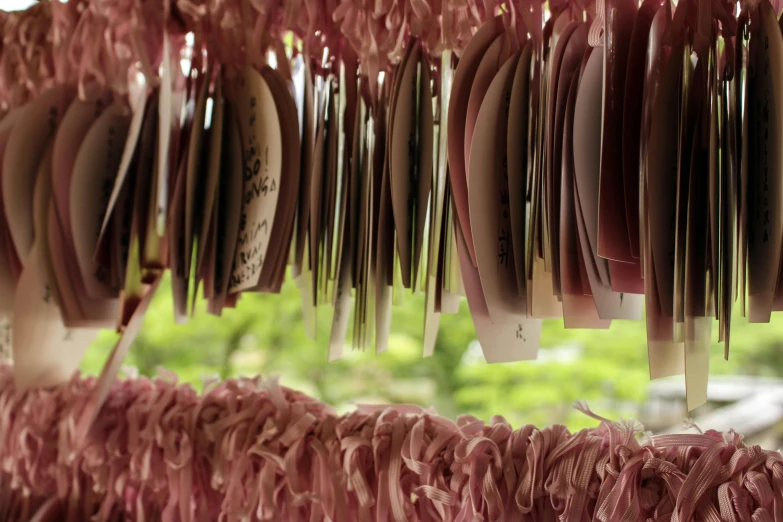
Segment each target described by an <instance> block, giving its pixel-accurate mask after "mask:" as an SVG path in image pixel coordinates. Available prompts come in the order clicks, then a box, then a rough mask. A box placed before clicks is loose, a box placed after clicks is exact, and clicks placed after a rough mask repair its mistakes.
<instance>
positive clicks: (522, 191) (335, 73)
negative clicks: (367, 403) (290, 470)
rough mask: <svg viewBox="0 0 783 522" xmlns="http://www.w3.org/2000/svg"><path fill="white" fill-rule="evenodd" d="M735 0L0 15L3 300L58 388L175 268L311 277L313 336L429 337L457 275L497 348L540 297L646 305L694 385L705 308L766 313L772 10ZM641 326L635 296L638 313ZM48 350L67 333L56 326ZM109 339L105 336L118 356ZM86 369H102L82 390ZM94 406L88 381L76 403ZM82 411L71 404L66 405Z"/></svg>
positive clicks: (194, 291) (231, 295) (781, 78)
mask: <svg viewBox="0 0 783 522" xmlns="http://www.w3.org/2000/svg"><path fill="white" fill-rule="evenodd" d="M779 10H780V9H779V7H778V6H777V5H775V6H773V5H771V4H770V3H769V2H768V1H767V0H762V1H761V2H756V3H753V4H752V5H751V4H748V5H744V7H743V9H741V10H739V9H738V6H737V5H736V4H735V3H734V2H733V1H731V0H729V1H726V2H724V1H723V0H680V1H679V2H678V3H677V5H676V7H675V5H673V3H672V2H670V1H669V0H645V1H644V2H642V3H641V4H640V5H639V4H638V2H635V1H634V0H606V1H602V2H597V3H596V4H593V2H591V1H587V2H577V1H576V0H573V1H568V0H560V1H557V2H552V1H549V2H547V3H545V4H544V3H541V2H540V1H539V0H491V1H487V2H474V1H468V2H456V1H444V2H440V3H435V4H432V5H430V4H429V3H427V2H423V3H422V2H413V1H411V2H408V1H402V2H396V3H388V2H387V3H384V2H380V3H378V2H375V3H355V2H353V1H351V0H345V1H343V2H340V3H334V2H333V3H329V2H326V1H321V0H315V1H312V2H305V3H301V2H293V1H288V0H281V1H274V0H268V1H258V2H249V3H248V2H244V1H240V0H235V1H223V0H221V1H217V0H214V1H212V0H209V1H207V0H203V1H193V0H187V1H186V0H180V1H174V0H172V1H171V2H131V1H127V2H125V1H123V2H112V3H107V2H105V1H103V0H71V1H69V2H68V3H62V2H60V1H52V2H46V3H40V4H37V5H35V6H33V7H31V8H30V9H28V10H27V11H20V12H11V13H2V12H0V24H2V27H3V34H4V41H3V44H2V48H0V64H1V65H2V66H1V67H0V103H1V104H2V105H1V107H2V111H3V112H2V118H0V158H1V160H2V161H1V162H0V205H1V206H2V212H0V313H2V314H3V315H5V316H7V317H8V318H9V320H10V323H11V326H12V329H13V350H12V351H13V358H14V362H15V377H16V383H17V385H18V386H20V387H28V386H32V385H46V384H56V383H60V382H63V381H64V380H66V379H67V378H68V377H69V376H70V375H71V374H72V373H73V371H74V370H75V369H76V368H77V367H78V365H79V362H80V360H81V357H82V355H83V353H84V350H85V349H86V347H87V345H88V343H89V341H90V340H91V339H92V337H93V335H94V333H95V331H96V330H97V329H100V328H116V329H117V330H118V332H120V334H121V335H122V336H124V337H123V338H121V339H119V340H118V347H117V349H116V350H115V352H114V355H113V358H112V362H111V363H110V364H109V366H108V367H107V371H106V372H105V374H104V381H103V384H104V385H107V384H108V383H109V382H110V381H111V379H112V377H113V373H112V371H110V370H111V368H114V367H116V366H117V364H119V360H121V358H122V354H124V353H125V350H127V345H128V344H129V341H130V340H131V339H132V336H133V334H134V333H135V331H136V330H137V329H138V326H139V324H140V319H141V317H142V316H143V314H144V310H145V309H146V306H147V304H148V303H149V300H150V299H151V298H152V295H153V293H154V292H155V289H156V288H157V287H158V282H159V281H160V278H161V277H162V275H163V273H164V271H166V270H170V272H171V278H172V288H173V313H174V317H175V318H176V319H177V321H180V322H183V321H186V320H188V318H189V317H190V316H192V314H193V313H194V310H195V303H196V300H197V299H198V298H199V296H201V297H203V299H205V300H206V301H207V310H208V312H209V313H212V314H217V315H220V314H221V313H222V311H223V310H224V309H225V308H231V307H234V306H236V305H237V302H238V301H239V300H240V298H241V296H242V295H243V294H244V293H246V292H265V293H277V292H279V291H280V289H281V286H282V284H283V281H284V279H285V278H286V277H291V278H293V279H294V280H295V281H296V284H297V286H298V287H299V288H300V290H301V293H302V306H303V316H304V317H305V319H306V321H305V322H306V324H307V325H308V329H309V330H310V333H311V334H312V335H315V331H314V324H315V323H314V317H315V316H316V309H319V310H322V309H323V308H325V307H326V309H327V310H329V312H328V313H329V314H330V316H331V317H332V326H331V331H330V332H329V333H328V335H329V339H330V342H329V354H328V357H329V359H335V358H338V357H340V355H341V353H342V350H343V347H344V345H345V343H346V339H347V338H348V334H349V329H350V332H351V335H350V338H351V339H352V341H351V342H352V345H353V347H354V348H367V347H373V346H374V347H375V349H376V350H378V351H382V350H385V349H386V348H387V346H388V337H389V332H390V330H391V328H392V327H393V325H391V309H392V306H393V304H394V303H395V302H399V300H400V298H401V297H402V295H403V294H404V293H418V294H423V295H424V296H425V301H424V302H425V310H424V321H423V322H424V342H423V352H424V353H425V354H431V353H432V351H433V348H434V344H435V339H436V333H437V329H438V323H439V318H440V314H442V313H454V312H456V311H457V310H458V308H459V304H460V301H461V298H462V297H466V298H467V302H468V306H469V308H470V313H471V316H472V318H473V322H474V324H475V327H476V332H477V336H478V339H479V341H480V344H481V346H482V349H483V351H484V354H485V357H486V359H487V360H488V361H490V362H502V361H514V360H521V359H534V358H535V357H536V354H537V350H538V343H539V338H540V333H541V321H542V320H543V319H547V318H555V319H562V321H563V323H564V325H565V327H566V328H608V327H609V325H610V324H611V321H612V320H625V319H634V320H642V317H643V309H644V312H645V313H644V319H645V322H646V331H647V338H648V346H649V352H650V353H649V360H650V373H651V375H652V376H653V377H662V376H666V375H673V374H680V373H684V374H685V380H686V383H687V391H688V405H689V407H691V408H693V407H696V406H698V405H699V404H701V403H703V402H704V401H705V398H706V385H707V376H708V373H709V368H708V361H709V350H710V346H711V341H712V339H711V333H712V326H713V321H714V320H717V324H718V339H717V340H718V341H719V342H721V343H723V345H724V347H725V354H726V356H727V357H728V354H729V345H730V336H731V318H732V314H733V313H734V312H738V313H741V314H743V315H747V317H748V318H749V320H750V321H751V322H768V321H769V319H770V314H771V312H773V311H780V310H783V284H781V281H783V271H781V260H782V259H783V248H781V247H782V243H783V214H782V213H781V210H780V209H781V208H783V207H782V206H781V205H783V148H781V147H779V146H778V144H779V143H780V140H781V139H783V99H781V96H783V94H781V93H783V36H781V29H780V27H779V25H778V22H777V14H778V12H779ZM643 324H644V323H641V322H640V327H641V326H642V325H643ZM63 346H67V349H63ZM118 359H119V360H118ZM101 393H103V392H101ZM94 404H95V406H96V407H97V406H99V405H100V400H97V398H96V401H95V402H94ZM85 429H86V427H85Z"/></svg>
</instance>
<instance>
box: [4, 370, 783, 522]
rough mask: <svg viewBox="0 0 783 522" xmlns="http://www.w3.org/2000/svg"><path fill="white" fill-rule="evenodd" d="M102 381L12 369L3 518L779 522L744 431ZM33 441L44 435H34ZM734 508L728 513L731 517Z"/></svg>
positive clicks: (262, 386) (780, 464)
mask: <svg viewBox="0 0 783 522" xmlns="http://www.w3.org/2000/svg"><path fill="white" fill-rule="evenodd" d="M93 386H95V381H94V380H92V379H90V380H82V379H80V378H78V377H76V378H74V379H72V380H71V381H70V382H68V383H66V384H63V385H60V386H57V387H52V388H47V389H37V390H32V391H30V392H28V393H19V392H18V391H17V390H16V389H15V388H14V385H13V375H12V369H11V368H10V367H9V366H0V415H2V418H3V419H6V421H5V422H4V424H3V429H2V430H1V431H0V452H1V454H2V456H3V457H2V462H3V465H2V467H0V487H1V488H2V491H3V494H2V495H0V519H2V520H7V521H20V520H24V521H26V520H32V519H33V518H32V517H35V518H34V520H36V521H42V522H43V521H71V520H73V521H77V520H78V521H82V520H89V519H94V520H134V521H143V520H162V521H163V522H175V521H183V522H184V521H201V520H204V521H207V520H210V521H211V520H224V519H225V520H248V521H261V520H277V521H281V522H289V521H290V522H299V521H302V520H311V521H319V522H320V521H327V520H339V521H341V522H354V521H355V522H369V521H374V522H404V521H410V522H419V521H421V522H425V521H426V522H446V521H455V520H492V521H496V522H504V521H508V522H511V521H520V520H521V521H525V522H550V521H553V520H600V521H606V522H610V521H611V522H614V521H620V520H682V521H685V520H688V521H690V520H707V519H710V518H713V519H715V520H754V521H766V522H771V521H773V520H780V518H781V516H783V512H781V509H782V508H781V503H782V502H783V482H781V476H783V475H781V474H783V457H781V455H780V453H779V452H777V451H766V450H762V449H761V448H759V447H758V446H746V445H745V444H743V442H742V437H741V436H740V435H738V434H736V433H733V432H728V433H725V434H721V433H719V432H715V431H708V432H706V433H698V434H695V433H694V434H683V435H659V436H649V435H647V436H645V437H644V438H643V439H642V440H641V442H639V439H638V438H637V437H638V435H640V433H641V432H642V430H643V427H642V426H641V425H640V424H638V423H636V422H634V421H625V422H620V423H618V422H614V421H610V420H607V419H602V418H601V417H598V416H596V415H595V414H593V413H591V412H590V410H589V409H587V407H586V405H578V408H579V409H581V410H582V411H583V412H585V413H586V414H588V415H590V416H592V417H593V418H595V419H596V423H597V424H598V423H599V421H600V424H599V425H598V426H597V427H595V428H591V429H584V430H582V431H579V432H577V433H570V432H569V431H568V430H567V429H566V428H565V427H564V426H552V427H549V428H540V429H539V428H536V427H535V426H532V425H527V426H522V427H520V428H517V429H513V428H512V427H511V426H510V425H509V424H508V423H507V422H506V421H505V420H504V419H503V418H502V417H495V418H494V420H493V421H492V423H491V424H485V423H484V422H482V421H480V420H478V419H476V418H474V417H469V416H463V417H460V418H459V419H457V420H456V421H452V420H449V419H446V418H443V417H440V416H438V415H437V414H436V413H435V412H433V411H430V410H422V409H420V408H417V407H413V406H359V407H358V408H357V410H356V411H354V412H352V413H349V414H346V415H344V416H337V415H336V414H335V413H334V412H333V411H332V409H331V408H330V407H329V406H327V405H325V404H323V403H320V402H318V401H316V400H314V399H311V398H310V397H307V396H305V395H303V394H301V393H298V392H295V391H293V390H289V389H286V388H282V387H280V386H279V385H278V384H277V382H276V381H267V382H261V381H259V380H257V379H256V380H240V381H233V380H230V381H226V382H222V383H216V382H215V383H210V384H209V385H208V386H207V389H206V391H205V393H204V395H203V396H199V395H197V394H196V393H195V392H194V391H193V389H192V388H191V387H190V386H187V385H178V384H177V383H176V377H174V376H172V375H161V376H159V377H158V378H155V379H147V378H144V377H141V378H135V379H129V380H123V381H115V383H114V384H113V385H112V387H111V389H110V391H109V396H108V399H107V401H106V403H105V405H104V407H103V408H102V410H101V412H100V415H99V417H98V419H97V420H96V423H95V425H94V427H93V430H92V431H91V433H90V436H89V437H88V438H87V439H86V440H85V441H84V443H82V442H80V441H79V440H78V439H77V438H76V437H75V435H74V432H73V426H74V424H75V423H76V422H77V420H78V417H79V412H80V410H81V409H82V408H83V407H84V405H85V404H86V403H87V402H88V401H89V399H90V396H91V393H92V390H93ZM33 440H35V443H32V441H33ZM718 513H720V516H719V515H718Z"/></svg>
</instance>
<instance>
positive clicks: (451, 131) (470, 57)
mask: <svg viewBox="0 0 783 522" xmlns="http://www.w3.org/2000/svg"><path fill="white" fill-rule="evenodd" d="M502 30H503V21H502V18H501V17H499V16H498V17H495V18H491V19H489V20H488V21H486V22H485V23H484V24H483V25H482V26H481V27H480V28H479V30H478V31H477V32H476V34H475V35H473V38H471V40H470V42H469V43H468V46H467V48H466V49H465V51H463V53H462V56H461V57H460V61H459V65H458V66H457V70H456V71H455V73H454V82H453V84H452V88H451V92H450V100H449V111H448V116H447V121H448V125H447V129H448V155H449V180H450V181H451V187H452V192H453V194H454V201H455V203H456V208H457V217H458V219H459V223H460V226H461V227H462V229H463V230H464V231H465V232H464V233H465V240H466V243H467V248H468V252H469V253H470V257H471V263H472V264H473V265H474V266H475V263H476V260H475V258H476V256H475V252H474V249H473V235H472V234H471V233H470V215H469V205H468V188H467V162H466V157H465V156H466V154H467V149H469V148H470V143H468V145H467V147H466V145H465V134H466V122H467V114H468V104H469V99H470V93H471V87H472V85H473V81H474V78H475V76H476V71H477V70H478V67H479V65H480V63H481V61H482V58H483V57H484V55H485V54H486V52H487V50H488V49H489V47H490V45H491V44H492V43H493V42H494V41H495V39H496V37H497V35H499V34H500V32H501V31H502Z"/></svg>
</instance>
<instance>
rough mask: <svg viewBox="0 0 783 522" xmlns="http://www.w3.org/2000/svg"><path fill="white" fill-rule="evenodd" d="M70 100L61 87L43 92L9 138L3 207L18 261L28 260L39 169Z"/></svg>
mask: <svg viewBox="0 0 783 522" xmlns="http://www.w3.org/2000/svg"><path fill="white" fill-rule="evenodd" d="M73 97H74V93H73V89H71V88H69V87H65V86H62V85H60V86H55V87H52V88H51V89H49V90H47V91H45V92H44V93H42V94H41V95H39V96H38V97H36V98H35V99H34V100H33V101H32V102H30V105H29V106H28V107H27V108H26V109H25V113H24V118H22V119H20V120H19V122H18V124H16V125H14V127H13V130H12V131H11V134H10V136H9V138H8V145H7V148H6V152H5V154H4V155H3V179H2V186H3V187H2V188H3V206H4V208H5V215H6V219H7V221H8V228H9V230H10V233H11V238H12V240H13V244H14V248H15V250H16V253H17V255H18V256H19V259H20V260H24V259H28V255H27V254H28V253H29V251H30V249H31V248H32V245H33V238H34V231H33V215H32V212H33V204H32V203H33V193H34V191H35V181H36V174H37V172H38V167H39V164H40V161H41V158H42V157H43V154H44V152H45V151H46V148H47V147H48V146H49V145H50V144H51V142H52V141H53V140H54V137H55V133H56V131H57V126H58V125H59V124H60V120H61V119H62V117H63V115H64V114H65V112H66V110H67V108H68V106H69V105H70V102H71V101H72V100H73Z"/></svg>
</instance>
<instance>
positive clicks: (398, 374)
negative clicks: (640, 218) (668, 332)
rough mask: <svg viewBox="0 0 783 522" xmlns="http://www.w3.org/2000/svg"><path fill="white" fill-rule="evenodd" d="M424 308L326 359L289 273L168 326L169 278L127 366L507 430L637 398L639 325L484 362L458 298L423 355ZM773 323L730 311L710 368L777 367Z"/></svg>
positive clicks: (321, 325)
mask: <svg viewBox="0 0 783 522" xmlns="http://www.w3.org/2000/svg"><path fill="white" fill-rule="evenodd" d="M422 311H423V296H418V295H405V297H404V300H403V303H402V304H401V305H400V306H397V307H395V308H394V311H393V318H392V335H391V339H390V343H389V344H390V347H389V350H388V351H387V352H385V353H382V354H375V353H373V352H369V351H368V352H361V351H354V350H351V348H350V341H348V342H347V346H346V348H345V350H344V354H345V355H344V357H343V358H342V359H341V360H339V361H337V362H332V363H328V362H327V360H326V355H327V344H328V338H329V328H330V324H331V309H330V308H328V307H324V308H319V312H318V318H317V319H318V320H317V324H318V335H317V338H318V339H317V341H316V340H312V339H310V338H308V337H307V335H306V333H305V329H304V326H303V322H302V309H301V296H300V294H299V290H298V289H297V288H296V285H295V284H294V282H293V281H291V280H290V279H289V280H288V282H287V283H286V284H285V285H284V287H283V290H282V293H281V294H280V295H268V294H245V295H243V296H242V298H241V299H240V301H239V304H238V305H237V307H236V309H232V310H228V309H227V310H226V311H225V312H224V314H223V316H222V317H214V316H211V315H209V314H207V313H206V312H205V311H204V309H203V306H201V307H200V308H199V309H198V310H197V312H196V314H195V316H194V318H192V319H191V320H190V321H189V322H188V323H187V324H184V325H178V324H174V321H173V314H172V306H171V296H170V283H169V280H168V279H166V280H165V281H164V283H163V285H162V286H161V289H160V291H159V293H158V295H157V296H156V297H155V299H154V300H153V302H152V304H151V306H150V309H149V311H148V313H147V316H146V319H145V324H144V328H143V329H142V331H141V333H140V334H139V336H138V337H137V339H136V341H135V342H134V344H133V346H132V348H131V351H130V355H129V357H128V360H127V365H129V366H135V367H136V368H137V369H138V371H139V372H140V373H142V374H146V375H154V374H155V372H156V369H157V367H159V366H162V367H165V368H167V369H169V370H172V371H174V372H176V373H177V375H178V376H179V378H180V380H181V381H183V382H190V383H193V384H194V385H195V386H196V387H199V386H200V383H201V382H202V379H203V378H204V377H207V376H214V375H219V376H221V377H223V378H226V377H236V376H240V375H243V376H254V375H262V376H264V377H270V376H280V378H281V382H282V383H283V384H284V385H286V386H289V387H292V388H296V389H299V390H301V391H304V392H305V393H309V394H310V395H313V396H315V397H317V398H319V399H321V400H323V401H326V402H328V403H330V404H333V405H335V406H337V407H338V408H342V409H346V408H349V407H350V405H351V404H352V403H412V404H419V405H422V406H433V407H434V408H435V409H436V410H437V411H438V412H439V413H440V414H442V415H446V416H450V417H455V416H457V415H461V414H472V415H475V416H478V417H480V418H482V419H485V420H489V419H490V418H491V417H492V416H493V415H502V416H504V417H505V418H506V419H508V420H509V421H510V422H512V424H513V425H515V426H518V425H520V424H522V423H530V422H532V423H535V424H536V425H548V424H552V423H565V424H566V425H568V426H569V427H570V428H572V429H576V428H581V427H583V426H590V425H594V424H595V421H593V420H592V419H589V418H587V417H586V416H584V415H582V414H581V413H579V412H576V411H575V410H574V409H573V408H572V404H573V402H574V401H575V400H582V399H584V400H588V401H590V403H591V405H592V406H594V407H596V409H597V411H599V412H600V413H601V414H603V415H606V416H611V417H615V418H616V417H618V416H621V415H624V416H626V417H628V416H633V415H636V412H637V409H638V405H639V404H641V403H642V402H643V401H644V400H645V395H646V390H647V385H648V382H649V379H648V369H647V348H646V340H645V327H644V322H643V321H614V322H613V324H612V326H611V328H609V329H608V330H566V329H564V328H563V324H562V321H545V323H544V329H543V334H542V339H541V351H540V354H539V360H537V361H526V362H519V363H513V364H502V365H489V364H487V363H486V362H484V360H483V358H482V357H481V352H480V349H479V348H478V345H477V343H476V342H475V330H474V328H473V324H472V322H471V320H470V314H469V311H468V307H467V304H466V303H465V302H464V300H463V303H462V306H461V308H460V312H459V313H458V314H455V315H443V316H442V319H441V325H440V331H439V335H438V340H437V344H436V347H435V355H434V356H432V357H428V358H423V357H422V355H421V339H422V330H423V313H422ZM715 326H716V330H715V333H714V334H713V339H714V340H717V323H716V325H715ZM781 326H783V320H781V319H780V318H776V317H773V321H772V323H770V324H752V325H749V324H748V323H747V321H746V320H745V319H744V318H742V317H739V314H735V317H734V322H733V328H732V344H731V358H730V361H728V362H727V361H724V360H723V347H722V345H718V344H717V342H716V343H715V344H714V346H713V358H712V362H711V368H710V372H711V374H713V375H714V374H717V373H734V374H738V373H742V374H745V375H765V376H777V375H781V374H783V363H782V362H781V361H780V357H778V354H779V353H780V347H781V345H783V330H782V329H781ZM349 330H350V328H349ZM115 339H116V336H115V334H113V333H111V332H105V333H103V334H101V335H100V336H99V338H98V340H97V341H96V342H95V344H94V346H92V347H91V348H90V350H89V351H88V353H87V356H86V358H85V361H84V364H83V369H84V371H85V372H86V373H90V374H95V373H97V372H98V371H100V368H101V366H102V364H103V362H104V361H105V360H106V357H107V356H108V354H109V352H110V350H111V347H112V345H113V343H114V340H115ZM685 413H686V412H683V416H685Z"/></svg>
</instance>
